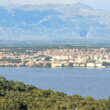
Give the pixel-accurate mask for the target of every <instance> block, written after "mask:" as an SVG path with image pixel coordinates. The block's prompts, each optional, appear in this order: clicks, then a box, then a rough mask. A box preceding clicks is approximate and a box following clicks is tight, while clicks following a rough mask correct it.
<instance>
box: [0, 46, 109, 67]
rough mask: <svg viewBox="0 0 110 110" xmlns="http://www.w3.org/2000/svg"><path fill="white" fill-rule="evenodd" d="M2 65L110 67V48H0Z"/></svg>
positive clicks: (0, 64)
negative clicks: (21, 49) (35, 49)
mask: <svg viewBox="0 0 110 110" xmlns="http://www.w3.org/2000/svg"><path fill="white" fill-rule="evenodd" d="M0 66H4V67H5V66H6V67H7V66H8V67H22V66H23V67H24V66H29V67H52V68H56V67H83V68H84V67H87V68H104V67H110V49H109V48H86V49H83V48H82V49H67V48H63V49H60V48H57V49H44V50H37V51H35V52H34V50H33V49H32V50H30V49H28V48H27V49H26V50H25V52H23V51H20V52H19V50H17V49H16V51H12V50H11V49H0Z"/></svg>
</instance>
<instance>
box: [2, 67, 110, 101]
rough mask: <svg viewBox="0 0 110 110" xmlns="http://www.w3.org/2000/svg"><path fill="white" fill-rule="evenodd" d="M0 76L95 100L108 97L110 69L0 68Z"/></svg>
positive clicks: (109, 92) (109, 93) (109, 91)
mask: <svg viewBox="0 0 110 110" xmlns="http://www.w3.org/2000/svg"><path fill="white" fill-rule="evenodd" d="M0 76H3V77H5V78H7V79H8V80H14V81H22V82H24V83H25V84H31V85H34V86H36V87H38V88H41V89H52V90H54V91H62V92H64V93H66V94H68V95H72V94H79V95H81V96H83V97H87V96H92V97H94V98H96V99H100V98H106V99H107V98H108V97H109V96H110V69H85V68H60V69H59V68H58V69H51V68H0Z"/></svg>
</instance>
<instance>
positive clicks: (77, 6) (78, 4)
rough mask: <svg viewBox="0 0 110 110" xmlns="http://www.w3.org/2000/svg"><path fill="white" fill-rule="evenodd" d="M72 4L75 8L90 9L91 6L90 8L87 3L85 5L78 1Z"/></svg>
mask: <svg viewBox="0 0 110 110" xmlns="http://www.w3.org/2000/svg"><path fill="white" fill-rule="evenodd" d="M73 6H74V7H75V8H85V9H92V8H91V7H89V6H88V5H85V4H83V3H80V2H78V3H76V4H74V5H73Z"/></svg>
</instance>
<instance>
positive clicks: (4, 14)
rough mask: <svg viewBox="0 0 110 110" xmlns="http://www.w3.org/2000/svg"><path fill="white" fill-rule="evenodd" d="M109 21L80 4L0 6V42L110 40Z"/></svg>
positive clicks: (107, 15)
mask: <svg viewBox="0 0 110 110" xmlns="http://www.w3.org/2000/svg"><path fill="white" fill-rule="evenodd" d="M109 19H110V11H104V10H96V9H93V8H91V7H89V6H87V5H84V4H81V3H77V4H73V5H67V4H64V5H63V4H62V5H61V4H60V5H59V4H57V5H56V4H42V5H22V6H19V5H16V6H15V5H14V6H12V5H11V6H0V40H45V39H46V40H49V39H51V40H56V39H57V40H62V39H65V40H67V39H68V40H72V39H110V34H109V33H110V20H109Z"/></svg>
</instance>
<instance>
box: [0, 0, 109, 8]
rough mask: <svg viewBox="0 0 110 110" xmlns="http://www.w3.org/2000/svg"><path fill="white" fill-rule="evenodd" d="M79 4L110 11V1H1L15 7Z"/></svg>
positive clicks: (0, 1)
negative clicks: (43, 4) (20, 5)
mask: <svg viewBox="0 0 110 110" xmlns="http://www.w3.org/2000/svg"><path fill="white" fill-rule="evenodd" d="M77 2H81V3H84V4H86V5H89V6H91V7H93V8H95V9H104V10H110V0H0V5H15V4H23V5H25V4H42V3H54V4H64V3H65V4H74V3H77Z"/></svg>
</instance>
